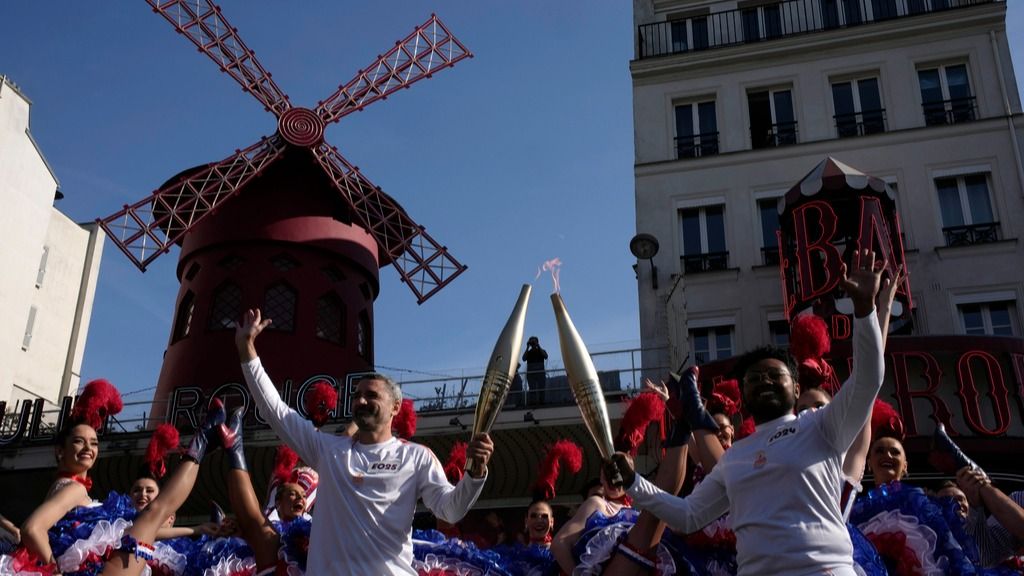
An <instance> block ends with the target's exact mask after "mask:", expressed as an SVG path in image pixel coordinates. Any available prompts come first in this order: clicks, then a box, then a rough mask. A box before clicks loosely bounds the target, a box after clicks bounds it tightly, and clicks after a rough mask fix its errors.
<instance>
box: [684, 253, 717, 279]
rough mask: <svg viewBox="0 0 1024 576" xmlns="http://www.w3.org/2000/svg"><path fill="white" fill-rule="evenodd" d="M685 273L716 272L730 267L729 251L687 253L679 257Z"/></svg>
mask: <svg viewBox="0 0 1024 576" xmlns="http://www.w3.org/2000/svg"><path fill="white" fill-rule="evenodd" d="M679 263H680V264H681V266H682V268H683V274H700V273H702V272H715V271H717V270H726V269H728V268H729V252H728V251H724V252H705V253H703V254H685V255H683V256H680V257H679Z"/></svg>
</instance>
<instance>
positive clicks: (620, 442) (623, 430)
mask: <svg viewBox="0 0 1024 576" xmlns="http://www.w3.org/2000/svg"><path fill="white" fill-rule="evenodd" d="M664 414H665V401H664V400H663V399H662V398H661V396H658V395H657V394H655V393H653V392H644V393H642V394H639V395H637V396H636V397H635V398H633V399H632V400H629V401H628V405H627V406H626V412H625V413H624V414H623V415H622V422H621V423H620V424H619V435H618V436H617V437H616V439H615V448H616V449H618V450H621V451H623V452H629V453H630V454H632V455H634V456H636V453H637V450H638V449H639V448H640V443H641V442H643V441H644V436H645V435H646V433H647V427H648V426H650V424H651V422H656V421H659V420H661V418H662V417H663V416H664Z"/></svg>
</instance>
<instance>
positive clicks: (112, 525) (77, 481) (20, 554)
mask: <svg viewBox="0 0 1024 576" xmlns="http://www.w3.org/2000/svg"><path fill="white" fill-rule="evenodd" d="M121 407H122V402H121V395H120V393H118V391H117V389H116V388H114V386H113V385H111V384H110V382H107V381H106V380H94V381H92V382H90V383H89V384H87V385H86V387H85V390H83V391H82V394H81V395H80V396H79V398H78V401H77V402H76V403H75V406H74V409H73V410H72V412H71V415H70V419H69V422H68V424H67V425H66V426H64V427H63V428H62V429H61V430H60V431H59V432H58V433H57V436H56V438H55V447H54V457H55V459H56V463H57V480H55V481H54V483H53V484H52V485H51V486H50V490H49V491H48V492H47V493H46V499H45V500H44V501H43V503H42V504H40V505H39V507H38V508H36V509H35V510H34V511H33V512H32V514H30V515H29V517H28V518H27V519H26V520H25V522H24V523H23V524H22V526H21V548H19V549H18V550H16V551H15V552H14V553H13V554H12V555H11V556H4V557H3V558H2V559H0V572H2V573H4V574H8V573H16V572H17V571H19V569H20V568H21V567H23V568H24V569H33V567H46V566H52V567H53V569H59V570H60V571H62V572H71V571H75V570H78V569H80V566H81V562H82V561H84V560H85V555H86V554H85V553H82V552H81V550H84V549H85V548H88V547H89V546H87V545H83V544H82V542H83V540H85V539H86V538H88V539H91V540H92V541H98V540H101V539H104V538H103V536H104V534H105V533H100V534H96V535H95V536H94V535H93V534H92V532H94V530H91V528H93V527H94V526H93V525H90V526H85V527H83V529H82V530H79V531H77V533H76V534H75V535H74V536H73V537H70V538H64V539H63V540H61V541H60V542H58V543H55V544H57V546H56V547H51V539H50V534H49V530H50V529H51V528H53V527H54V526H56V525H57V524H58V523H59V522H60V521H61V520H62V519H63V518H65V517H66V516H68V515H69V513H71V512H72V511H75V510H76V509H79V508H82V509H83V510H82V512H83V513H84V512H88V513H89V514H90V515H92V516H95V517H102V518H104V524H102V526H100V525H99V524H98V523H96V524H95V526H96V527H100V528H102V529H105V530H106V531H107V532H109V533H110V534H111V536H110V537H107V538H105V540H110V539H111V538H119V537H120V534H119V532H118V531H120V532H123V531H124V529H125V527H127V525H128V524H130V523H129V522H127V521H125V520H121V521H120V522H118V521H117V520H115V519H119V518H120V516H121V515H122V514H121V513H122V512H123V511H124V510H126V509H130V508H129V507H128V506H127V503H126V502H123V501H120V500H117V499H110V498H108V501H107V502H105V503H103V504H100V503H98V502H94V501H93V500H92V498H90V497H89V489H90V488H92V479H90V478H89V470H91V469H92V467H93V465H94V464H95V463H96V459H97V458H98V457H99V452H100V444H99V438H98V437H97V434H96V430H97V429H99V428H100V427H101V426H102V424H103V420H104V419H105V418H106V417H107V416H108V415H112V414H117V413H118V412H120V411H121ZM85 508H88V509H89V510H88V511H86V510H84V509H85ZM87 529H88V532H87V531H86V530H87ZM113 534H116V536H113ZM69 548H70V549H71V550H70V552H71V553H70V554H67V557H66V558H65V556H64V555H65V553H66V552H68V551H69ZM58 560H60V562H59V564H58Z"/></svg>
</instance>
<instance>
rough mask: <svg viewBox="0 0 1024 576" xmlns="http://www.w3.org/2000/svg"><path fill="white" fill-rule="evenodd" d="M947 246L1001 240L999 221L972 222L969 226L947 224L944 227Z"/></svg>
mask: <svg viewBox="0 0 1024 576" xmlns="http://www.w3.org/2000/svg"><path fill="white" fill-rule="evenodd" d="M942 234H943V236H945V237H946V246H971V245H973V244H988V243H989V242H998V241H999V222H987V223H985V224H970V225H968V226H946V227H945V228H943V229H942Z"/></svg>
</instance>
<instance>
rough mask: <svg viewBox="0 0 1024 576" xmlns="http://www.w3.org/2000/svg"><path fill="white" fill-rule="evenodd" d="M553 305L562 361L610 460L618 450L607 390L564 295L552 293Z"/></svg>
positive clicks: (593, 435)
mask: <svg viewBox="0 0 1024 576" xmlns="http://www.w3.org/2000/svg"><path fill="white" fill-rule="evenodd" d="M551 305H552V306H554V308H555V323H556V324H557V325H558V343H559V346H560V347H561V349H562V362H563V363H564V364H565V372H566V375H567V376H568V378H569V387H570V388H572V395H573V396H574V397H575V398H576V404H578V405H579V407H580V413H581V414H582V415H583V424H584V425H586V427H587V431H588V432H590V436H591V438H593V439H594V443H595V444H597V450H598V452H600V453H601V458H603V459H604V460H605V461H607V460H608V459H609V458H611V456H612V454H614V453H615V448H614V445H613V444H612V426H611V423H610V422H609V421H608V407H607V406H606V405H605V403H604V391H603V390H602V389H601V382H600V381H599V380H598V379H597V370H595V369H594V363H593V362H592V361H591V360H590V353H589V352H587V347H586V345H585V344H584V343H583V339H582V338H580V335H579V332H577V331H576V326H574V325H573V323H572V319H571V318H569V312H568V311H567V310H566V309H565V303H564V302H562V296H561V295H560V294H558V293H557V292H556V293H554V294H552V295H551ZM609 480H612V479H611V478H609Z"/></svg>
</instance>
